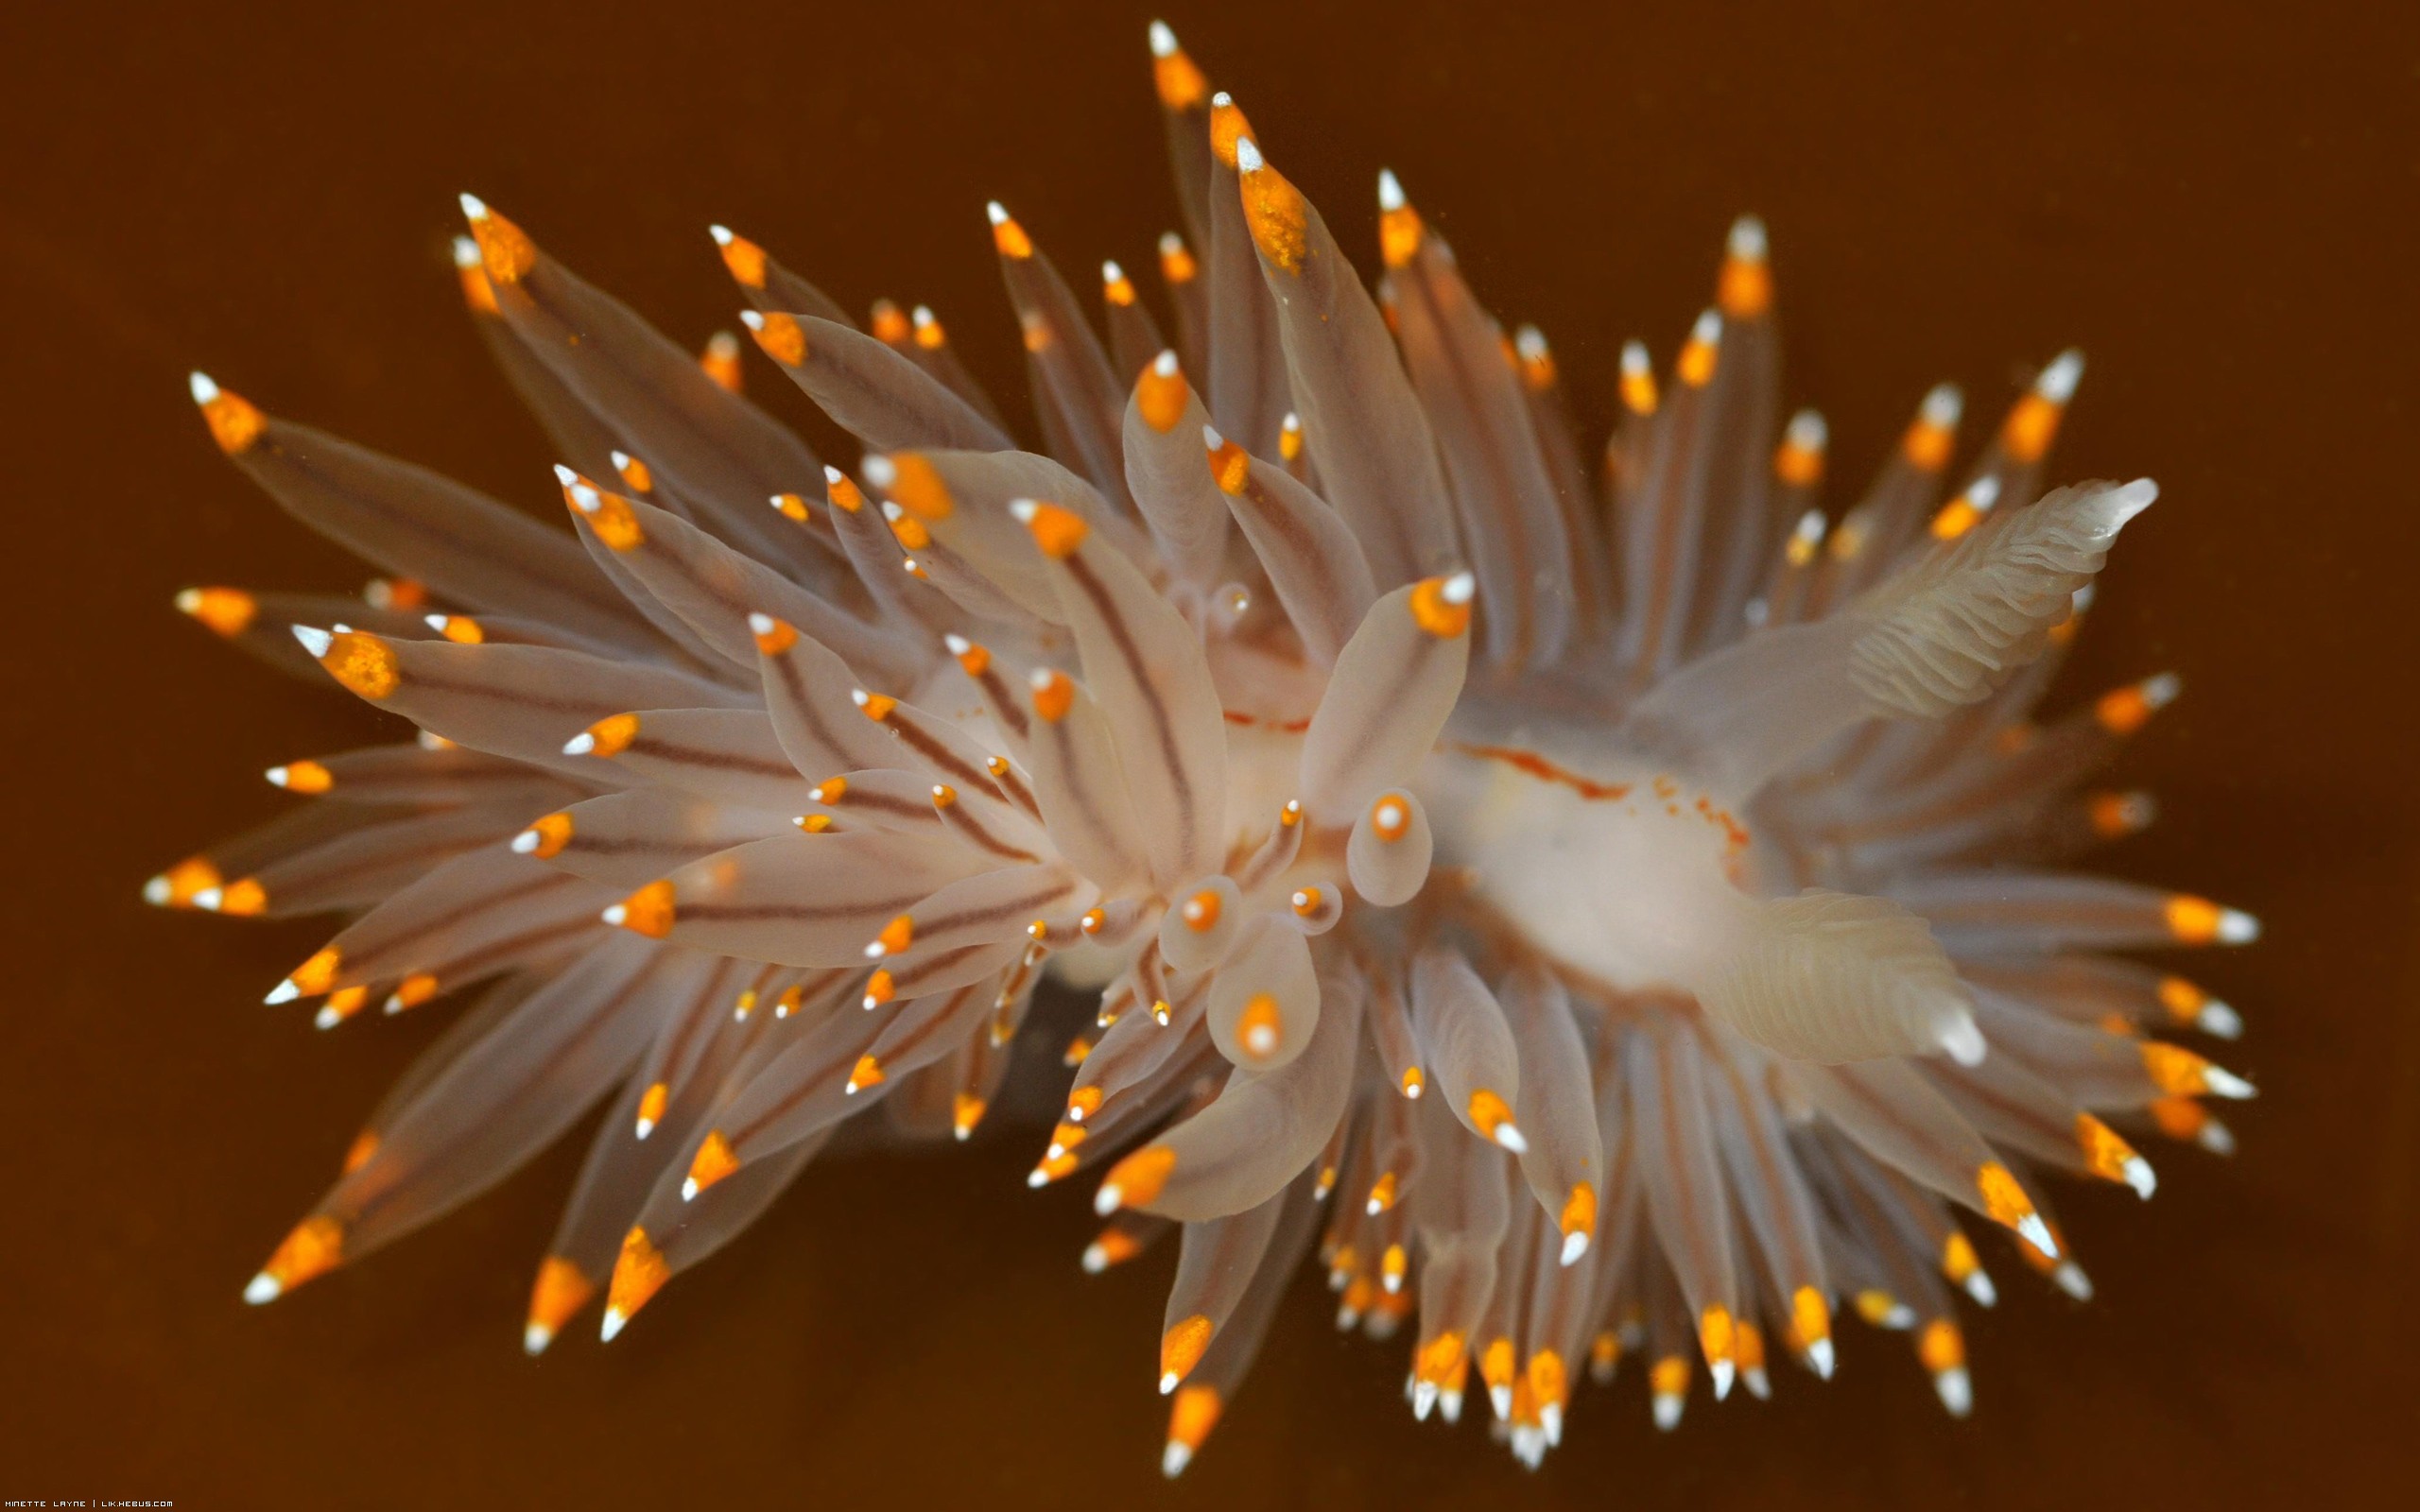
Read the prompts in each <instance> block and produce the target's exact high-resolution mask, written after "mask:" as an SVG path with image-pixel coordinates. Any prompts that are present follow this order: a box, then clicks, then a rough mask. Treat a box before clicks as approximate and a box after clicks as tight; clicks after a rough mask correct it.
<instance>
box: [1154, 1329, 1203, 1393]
mask: <svg viewBox="0 0 2420 1512" xmlns="http://www.w3.org/2000/svg"><path fill="white" fill-rule="evenodd" d="M1212 1332H1215V1330H1214V1327H1213V1325H1212V1324H1211V1322H1210V1319H1209V1318H1207V1317H1205V1316H1203V1315H1202V1314H1200V1313H1196V1314H1193V1315H1192V1316H1190V1317H1185V1318H1180V1319H1178V1320H1177V1323H1176V1326H1175V1327H1173V1328H1171V1329H1169V1330H1168V1331H1167V1332H1166V1333H1164V1334H1162V1335H1160V1380H1161V1381H1162V1382H1163V1383H1169V1384H1173V1383H1176V1382H1179V1381H1183V1380H1184V1378H1185V1377H1187V1376H1189V1375H1191V1374H1193V1367H1194V1366H1198V1365H1200V1364H1201V1356H1202V1353H1203V1352H1204V1351H1205V1350H1207V1349H1209V1348H1210V1335H1211V1333H1212Z"/></svg>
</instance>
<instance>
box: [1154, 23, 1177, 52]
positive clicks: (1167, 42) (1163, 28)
mask: <svg viewBox="0 0 2420 1512" xmlns="http://www.w3.org/2000/svg"><path fill="white" fill-rule="evenodd" d="M1175 53H1176V33H1175V32H1173V31H1170V30H1169V29H1168V24H1167V22H1165V21H1154V22H1152V23H1151V56H1152V57H1154V58H1169V57H1173V56H1174V55H1175Z"/></svg>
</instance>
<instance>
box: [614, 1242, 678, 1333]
mask: <svg viewBox="0 0 2420 1512" xmlns="http://www.w3.org/2000/svg"><path fill="white" fill-rule="evenodd" d="M671 1279H672V1267H671V1266H670V1265H669V1264H667V1263H666V1262H665V1259H664V1251H663V1250H661V1249H658V1248H656V1247H655V1242H654V1241H653V1240H651V1239H649V1238H648V1236H647V1230H646V1229H640V1228H636V1227H633V1228H632V1229H631V1231H630V1232H629V1233H627V1234H624V1235H623V1236H622V1252H621V1254H620V1255H618V1256H616V1257H615V1258H614V1280H613V1283H612V1284H611V1285H610V1286H609V1287H608V1288H607V1290H606V1293H605V1305H606V1307H607V1308H609V1309H611V1310H612V1311H614V1312H616V1313H619V1314H622V1316H623V1317H624V1318H626V1319H627V1318H630V1317H631V1316H634V1315H635V1314H637V1313H638V1310H639V1309H640V1308H643V1307H645V1306H647V1304H648V1298H649V1297H653V1296H654V1295H655V1294H656V1293H657V1292H660V1291H662V1290H663V1289H664V1283H665V1282H666V1281H668V1280H671Z"/></svg>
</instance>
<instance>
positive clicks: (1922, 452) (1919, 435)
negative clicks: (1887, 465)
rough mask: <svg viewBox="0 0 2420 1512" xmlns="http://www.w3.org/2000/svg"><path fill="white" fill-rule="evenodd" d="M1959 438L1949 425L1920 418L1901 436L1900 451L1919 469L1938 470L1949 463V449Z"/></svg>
mask: <svg viewBox="0 0 2420 1512" xmlns="http://www.w3.org/2000/svg"><path fill="white" fill-rule="evenodd" d="M1957 439H1958V436H1957V433H1956V432H1955V431H1953V430H1951V429H1950V428H1949V427H1948V426H1946V425H1940V424H1935V423H1934V422H1933V421H1928V420H1918V421H1916V422H1915V423H1914V424H1912V425H1910V426H1909V427H1908V433H1907V435H1906V436H1904V437H1902V438H1900V441H1899V451H1900V455H1904V456H1905V457H1907V459H1908V462H1909V464H1910V466H1912V467H1914V468H1915V469H1916V470H1917V471H1919V472H1940V471H1941V470H1942V469H1943V468H1945V467H1947V466H1948V465H1949V449H1950V447H1951V446H1952V445H1954V444H1956V442H1957Z"/></svg>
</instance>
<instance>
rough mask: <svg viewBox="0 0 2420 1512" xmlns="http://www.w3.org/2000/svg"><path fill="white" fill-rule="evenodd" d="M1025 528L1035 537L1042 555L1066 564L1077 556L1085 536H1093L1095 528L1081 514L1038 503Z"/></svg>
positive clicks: (1034, 539)
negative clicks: (1070, 558) (1069, 559)
mask: <svg viewBox="0 0 2420 1512" xmlns="http://www.w3.org/2000/svg"><path fill="white" fill-rule="evenodd" d="M1025 527H1026V529H1027V531H1028V532H1029V533H1030V534H1031V535H1032V537H1033V543H1034V544H1035V545H1037V546H1040V547H1041V548H1042V554H1043V555H1044V556H1046V557H1048V558H1051V559H1052V560H1053V561H1064V560H1065V559H1066V558H1069V557H1072V556H1074V555H1075V554H1076V553H1077V551H1079V550H1080V549H1081V547H1082V546H1083V543H1084V537H1085V536H1087V535H1089V534H1091V533H1092V526H1091V525H1089V524H1085V523H1084V517H1083V516H1082V515H1080V514H1078V513H1077V512H1076V511H1075V510H1073V509H1064V508H1061V507H1059V506H1058V505H1055V504H1043V503H1036V504H1035V505H1034V507H1033V513H1032V515H1031V516H1030V517H1029V519H1028V520H1027V521H1026V522H1025Z"/></svg>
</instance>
